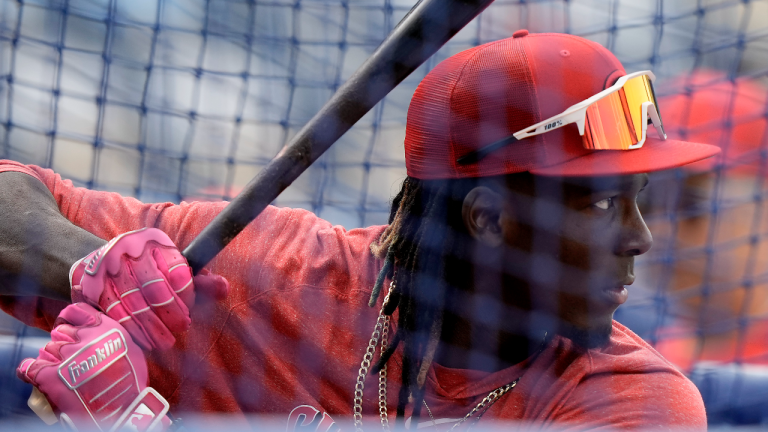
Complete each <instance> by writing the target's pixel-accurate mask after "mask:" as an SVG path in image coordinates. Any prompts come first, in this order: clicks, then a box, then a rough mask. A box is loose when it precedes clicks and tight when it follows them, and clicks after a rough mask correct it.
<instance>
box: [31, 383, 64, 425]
mask: <svg viewBox="0 0 768 432" xmlns="http://www.w3.org/2000/svg"><path fill="white" fill-rule="evenodd" d="M27 406H29V408H30V409H31V410H32V411H33V412H34V413H35V414H37V416H38V417H40V419H41V420H42V421H44V422H45V424H47V425H48V426H50V425H52V424H54V423H57V422H58V421H59V419H58V418H57V417H56V414H55V413H54V412H53V407H52V406H51V403H50V402H48V399H47V398H46V397H45V395H44V394H43V392H41V391H40V390H38V389H37V387H32V394H31V395H29V399H28V400H27Z"/></svg>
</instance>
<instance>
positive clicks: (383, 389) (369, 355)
mask: <svg viewBox="0 0 768 432" xmlns="http://www.w3.org/2000/svg"><path fill="white" fill-rule="evenodd" d="M394 279H395V277H394V275H393V276H392V282H391V283H390V284H389V290H388V291H387V295H386V296H385V297H384V302H382V307H381V311H380V312H379V317H378V318H377V319H376V325H375V326H374V328H373V334H371V339H370V341H368V348H367V349H366V350H365V354H364V355H363V361H362V362H361V363H360V369H359V370H358V373H357V382H356V383H355V393H354V395H355V397H354V400H353V404H352V415H353V418H354V425H355V432H363V390H364V389H365V376H366V375H368V370H369V369H370V367H371V361H373V356H374V354H375V353H376V346H377V345H378V344H379V339H381V353H382V354H384V351H386V350H387V345H388V336H389V324H390V316H388V315H384V306H386V304H387V302H388V301H389V294H390V293H391V292H392V289H393V288H394V287H395V280H394ZM546 340H547V332H546V331H545V332H544V339H543V340H542V341H541V346H540V347H539V351H538V353H541V351H543V349H544V346H545V342H546ZM538 353H537V354H538ZM520 378H521V377H518V378H517V379H516V380H514V381H512V382H511V383H509V384H505V385H503V386H501V387H499V388H497V389H495V390H493V391H492V392H490V393H488V396H486V397H485V398H483V400H481V401H480V403H479V404H477V406H475V407H474V408H472V410H470V411H469V412H468V413H467V415H465V416H464V418H462V419H461V420H459V421H457V422H456V424H454V425H453V426H452V427H451V429H450V430H449V432H451V431H453V430H454V429H456V428H457V427H458V426H459V425H460V424H462V423H464V422H465V421H466V420H468V419H469V418H471V417H472V416H473V415H475V414H476V413H477V412H480V415H478V416H477V420H480V417H482V416H483V414H485V412H486V411H488V408H490V407H491V405H493V404H494V403H495V402H496V401H497V400H499V398H500V397H502V396H504V395H505V394H506V393H507V392H508V391H510V390H512V389H513V388H515V386H516V385H517V383H518V381H520ZM422 402H423V403H424V407H426V408H427V413H428V414H429V417H430V418H431V419H432V424H433V425H434V426H437V423H435V418H434V417H433V416H432V410H430V409H429V405H427V401H426V400H422ZM379 419H380V421H381V428H382V429H383V430H384V432H389V419H388V417H387V365H386V364H385V365H384V366H383V367H382V368H381V370H380V371H379Z"/></svg>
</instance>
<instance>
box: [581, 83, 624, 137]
mask: <svg viewBox="0 0 768 432" xmlns="http://www.w3.org/2000/svg"><path fill="white" fill-rule="evenodd" d="M624 105H625V103H624V102H623V101H622V97H621V95H620V94H619V92H615V93H613V94H610V95H608V96H606V97H604V98H602V99H600V100H599V101H597V102H595V103H593V104H592V105H590V106H589V108H587V122H586V128H585V131H584V141H585V147H586V148H589V149H594V150H627V149H629V146H631V145H633V144H637V135H636V134H635V133H634V130H632V129H630V122H629V120H630V119H628V118H627V115H625V106H624Z"/></svg>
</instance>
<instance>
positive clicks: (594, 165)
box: [405, 30, 719, 180]
mask: <svg viewBox="0 0 768 432" xmlns="http://www.w3.org/2000/svg"><path fill="white" fill-rule="evenodd" d="M623 75H626V72H625V71H624V67H623V66H622V65H621V63H620V62H619V61H618V59H616V57H615V56H614V55H613V54H612V53H611V52H610V51H608V50H607V49H605V48H604V47H602V46H601V45H599V44H597V43H595V42H592V41H589V40H587V39H584V38H580V37H577V36H573V35H568V34H558V33H539V34H529V33H528V31H527V30H518V31H517V32H515V33H514V35H513V36H512V37H511V38H508V39H502V40H499V41H495V42H491V43H487V44H484V45H480V46H477V47H474V48H471V49H468V50H466V51H463V52H461V53H459V54H456V55H454V56H452V57H450V58H448V59H446V60H445V61H443V62H441V63H440V64H439V65H437V66H436V67H435V68H434V69H433V70H432V71H431V72H430V73H429V74H427V76H426V77H425V78H424V79H423V80H422V81H421V83H420V84H419V86H418V88H417V89H416V92H415V93H414V95H413V99H412V100H411V104H410V106H409V108H408V120H407V124H406V131H405V164H406V168H407V170H408V175H409V176H411V177H414V178H419V179H424V180H428V179H443V178H465V177H484V176H492V175H501V174H510V173H516V172H523V171H530V172H531V173H533V174H538V175H552V176H599V175H617V174H636V173H643V172H651V171H658V170H664V169H669V168H674V167H679V166H682V165H685V164H688V163H691V162H695V161H698V160H701V159H704V158H707V157H710V156H713V155H715V154H717V153H718V152H719V149H718V148H717V147H715V146H710V145H706V144H696V143H690V142H685V141H678V140H670V139H667V140H661V139H658V138H655V137H654V138H652V137H651V136H655V130H653V128H650V130H649V136H648V138H647V139H646V141H645V144H644V145H643V147H642V148H640V149H636V150H597V151H595V150H588V149H585V148H584V145H583V142H582V137H581V136H580V135H579V132H578V128H577V126H576V125H575V124H573V125H567V126H565V127H562V128H559V129H555V130H552V131H550V132H547V133H544V134H541V135H537V136H534V137H530V138H525V139H522V140H520V141H517V142H515V143H512V144H510V145H507V146H505V147H503V148H501V149H499V150H497V151H495V152H493V153H491V154H489V155H488V156H487V157H485V158H483V159H481V160H480V161H478V162H475V163H471V164H466V165H459V164H458V163H457V162H456V159H457V158H460V157H462V156H464V155H466V154H468V153H470V152H472V151H475V150H477V149H480V148H483V147H485V146H487V145H489V144H491V143H493V142H496V141H498V140H500V139H503V138H505V137H508V136H509V135H512V134H513V133H515V132H517V131H519V130H521V129H524V128H526V127H529V126H531V125H533V124H536V123H538V122H540V121H542V120H545V119H547V118H550V117H552V116H554V115H557V114H560V113H562V112H563V111H565V110H566V109H567V108H568V107H570V106H572V105H574V104H576V103H579V102H581V101H583V100H585V99H587V98H589V97H590V96H593V95H595V94H597V93H599V92H600V91H602V90H604V89H606V88H608V87H610V86H611V85H612V84H613V83H614V82H615V81H616V80H617V79H618V78H619V77H621V76H623ZM660 112H661V114H662V115H664V107H663V106H662V107H660Z"/></svg>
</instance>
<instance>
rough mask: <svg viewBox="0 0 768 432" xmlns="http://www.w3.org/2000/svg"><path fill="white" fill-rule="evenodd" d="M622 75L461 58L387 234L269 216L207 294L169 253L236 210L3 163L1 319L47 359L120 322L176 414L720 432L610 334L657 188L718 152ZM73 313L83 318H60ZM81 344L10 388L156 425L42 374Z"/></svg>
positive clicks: (645, 85)
mask: <svg viewBox="0 0 768 432" xmlns="http://www.w3.org/2000/svg"><path fill="white" fill-rule="evenodd" d="M630 72H631V73H627V71H625V70H624V68H623V67H622V65H621V64H620V63H619V61H618V60H617V59H616V58H615V57H614V56H613V55H612V54H611V53H610V52H609V51H608V50H606V49H605V48H603V47H602V46H600V45H599V44H597V43H594V42H591V41H588V40H585V39H582V38H579V37H575V36H570V35H563V34H529V33H528V32H527V31H526V30H520V31H517V32H515V34H514V35H513V37H511V38H508V39H504V40H500V41H496V42H492V43H488V44H485V45H481V46H478V47H475V48H472V49H469V50H467V51H464V52H461V53H459V54H457V55H455V56H453V57H451V58H449V59H447V60H445V61H443V62H442V63H440V64H439V65H438V66H436V67H435V68H434V69H433V70H432V71H431V72H430V73H429V74H428V75H427V76H426V77H425V79H424V80H423V81H422V82H421V84H420V85H419V87H418V89H417V90H416V92H415V94H414V96H413V100H412V102H411V105H410V108H409V112H408V121H407V125H406V138H405V154H406V166H407V170H408V177H407V178H406V179H405V181H404V182H403V186H402V189H401V190H400V192H399V193H398V195H397V196H396V197H395V199H394V201H393V204H392V211H391V214H390V220H389V224H388V225H387V226H375V227H368V228H363V229H355V230H350V231H346V230H344V229H343V228H341V227H338V226H336V227H334V226H331V225H330V224H328V223H327V222H325V221H323V220H320V219H319V218H317V217H316V216H315V215H314V214H312V213H310V212H307V211H304V210H296V209H287V208H275V207H269V208H267V209H266V210H265V211H264V212H263V213H262V214H261V215H260V216H259V218H257V219H256V220H255V221H254V222H253V223H252V224H251V225H250V226H248V228H247V229H246V230H244V231H243V232H242V233H241V234H240V235H239V236H238V237H237V238H236V239H235V240H234V241H232V243H231V244H230V245H229V246H228V247H227V248H226V249H225V250H224V251H223V252H222V253H221V254H220V255H219V256H217V258H216V259H215V260H214V261H212V262H211V264H210V266H209V270H210V272H211V274H209V275H207V276H204V277H202V278H199V283H198V279H195V280H194V281H193V282H192V283H190V281H191V275H190V273H189V270H188V268H187V267H186V266H185V263H184V262H183V260H182V259H181V258H180V255H179V254H178V249H176V248H175V247H174V246H173V245H175V246H176V247H179V248H183V247H184V246H186V245H187V244H189V243H190V242H191V240H192V239H193V238H194V237H195V235H196V234H197V233H198V232H200V230H201V229H202V228H203V227H204V226H205V225H206V224H207V223H208V222H209V221H210V220H211V219H212V218H213V217H214V216H215V215H216V214H217V213H218V212H219V211H221V209H222V208H223V207H224V206H226V203H182V204H180V205H172V204H144V203H141V202H139V201H137V200H135V199H132V198H124V197H121V196H119V195H117V194H114V193H106V192H98V191H88V190H84V189H80V188H75V187H73V186H72V184H71V183H70V182H68V181H66V180H62V179H61V178H60V177H59V176H58V175H56V174H54V173H53V172H51V171H49V170H46V169H42V168H38V167H34V166H25V165H21V164H18V163H14V162H11V161H4V162H3V163H2V165H0V171H2V172H3V173H2V174H0V183H2V186H0V209H2V210H1V211H2V212H3V217H2V218H0V221H1V222H0V233H1V235H0V238H1V239H2V240H0V245H2V246H0V263H2V268H3V269H4V270H3V271H4V272H5V273H4V276H3V277H4V283H3V284H2V286H3V289H4V290H5V291H4V294H6V296H5V297H3V301H2V306H3V308H4V310H6V311H8V312H9V313H11V314H12V315H14V316H16V317H18V318H19V319H21V320H23V321H25V322H27V323H30V324H33V325H37V326H38V327H42V328H46V329H48V330H51V329H52V327H54V328H53V333H52V335H53V336H54V340H55V341H58V340H59V339H60V338H59V337H58V336H57V332H58V331H63V330H62V325H67V326H69V327H64V330H65V331H67V332H70V333H72V332H74V331H80V332H83V331H85V330H82V329H83V326H82V324H80V322H81V321H82V320H80V321H77V320H75V321H72V320H68V321H66V322H64V320H67V316H69V315H67V314H68V313H69V312H68V311H70V310H71V309H70V308H73V307H78V308H84V307H86V306H84V305H83V304H85V305H87V306H88V307H90V308H92V309H93V310H90V309H88V313H90V314H91V315H93V314H95V315H96V316H98V317H100V320H101V321H100V322H102V323H103V322H106V323H107V324H108V325H109V326H110V328H115V329H118V330H119V328H117V327H115V326H122V328H123V329H124V330H120V331H121V334H122V335H124V336H126V337H130V338H132V339H133V340H134V341H135V342H136V343H137V344H138V345H139V346H141V347H142V348H144V349H145V350H147V351H146V360H147V363H148V368H147V378H148V379H147V381H146V382H139V384H138V385H135V386H133V387H131V388H133V389H134V390H132V394H133V393H139V394H140V393H141V392H144V389H146V388H148V387H151V388H152V389H153V391H154V392H153V393H152V394H153V395H155V394H156V395H160V396H162V398H163V400H164V401H167V404H168V407H169V408H170V411H171V412H173V413H175V414H179V413H184V412H195V413H198V412H225V413H230V414H231V416H230V418H231V419H237V418H239V417H241V416H243V414H246V413H268V414H280V415H284V416H286V418H287V419H288V430H291V431H292V430H297V429H307V428H308V429H312V430H317V431H322V432H325V431H331V430H336V429H339V428H345V429H348V430H349V429H352V428H353V427H354V428H355V429H357V430H361V429H363V428H368V429H371V428H374V429H375V428H379V427H385V429H386V427H388V425H389V423H390V422H394V421H395V420H397V421H398V422H403V424H405V425H406V426H409V427H430V428H432V429H433V430H453V429H463V430H466V429H467V428H469V427H471V426H472V425H473V424H475V423H476V422H477V421H479V420H480V419H481V418H493V419H496V420H516V421H520V422H524V423H526V424H530V425H534V426H537V427H546V426H557V427H558V428H577V429H585V428H593V427H602V426H609V427H617V428H640V427H655V426H664V427H675V426H678V427H692V428H704V427H706V418H705V413H704V407H703V404H702V402H701V397H700V395H699V393H698V391H697V390H696V388H695V387H694V386H693V385H692V384H691V382H690V381H688V379H687V378H685V377H684V376H683V375H682V374H681V373H680V372H678V371H677V369H675V367H674V366H672V365H671V364H670V363H669V362H667V361H666V360H665V359H664V358H662V357H661V356H660V355H659V354H658V353H657V352H655V351H654V350H653V349H652V348H651V347H650V346H648V345H647V344H646V343H645V342H643V341H642V340H641V339H640V338H639V337H637V336H636V335H635V334H633V333H632V332H631V331H629V330H628V329H626V328H625V327H623V326H621V325H620V324H618V323H616V322H614V321H613V320H612V316H613V313H614V311H615V310H616V308H617V307H618V306H619V305H620V304H622V303H623V302H624V301H626V299H627V295H628V291H627V285H631V284H632V282H633V280H634V277H635V276H634V270H633V260H634V257H635V256H637V255H640V254H642V253H644V252H646V251H647V250H648V249H649V248H650V247H651V244H652V239H651V234H650V232H649V231H648V229H647V227H646V225H645V223H644V221H643V219H642V216H641V215H640V213H639V211H638V209H637V205H636V199H637V195H638V194H639V193H640V192H641V190H642V189H643V187H644V186H645V183H646V181H647V176H646V175H645V174H643V173H646V172H651V171H657V170H663V169H668V168H672V167H677V166H681V165H684V164H687V163H690V162H694V161H697V160H701V159H704V158H707V157H709V156H712V155H714V154H715V153H717V151H718V149H717V148H716V147H712V146H707V145H703V144H694V143H687V142H682V141H674V140H665V139H664V138H665V135H664V129H663V123H662V120H661V116H660V110H659V107H658V106H657V104H656V99H655V95H654V94H653V87H652V82H653V80H654V75H653V73H652V72H650V71H638V72H634V71H630ZM147 227H151V229H144V228H147ZM137 230H139V231H137ZM163 233H164V234H163ZM166 236H167V237H166ZM106 239H115V240H111V241H110V242H109V243H106V246H104V245H105V240H106ZM91 251H95V252H91ZM83 256H85V257H86V258H85V259H83V260H81V259H82V257H83ZM70 270H71V271H70ZM212 274H214V275H219V276H218V277H217V276H213V275H212ZM221 277H223V278H225V279H226V280H227V281H228V287H227V283H226V282H224V280H223V279H222V278H221ZM227 292H228V295H226V293H227ZM193 294H194V296H193ZM22 296H37V297H22ZM195 296H196V299H193V298H192V297H195ZM201 300H202V301H201ZM68 301H77V302H80V303H76V304H75V306H68V307H67V308H66V309H64V311H63V312H62V315H60V316H59V321H58V323H57V322H53V319H54V318H55V316H56V315H57V314H58V313H59V311H60V310H61V309H62V307H63V306H64V305H65V303H66V302H68ZM369 305H370V306H369ZM94 311H95V312H94ZM187 313H188V315H187ZM105 314H106V315H105ZM62 317H64V318H62ZM110 320H112V321H110ZM113 321H114V322H113ZM94 322H96V320H95V321H94ZM59 323H61V324H59ZM115 323H116V324H115ZM190 323H191V324H190ZM57 325H58V326H57ZM91 325H92V326H93V325H94V324H91ZM89 328H90V327H88V328H86V330H88V329H89ZM185 330H186V331H185ZM91 334H93V335H94V336H91ZM101 334H102V333H99V332H90V333H88V336H84V337H81V338H80V339H79V340H80V341H83V342H86V341H88V340H89V339H88V338H89V337H96V335H99V337H101V336H100V335H101ZM71 340H75V338H71ZM67 342H68V341H65V343H64V345H65V346H68V345H66V343H67ZM54 343H59V342H54ZM74 348H78V350H75V349H74ZM79 349H80V347H79V346H76V347H73V348H72V349H70V350H69V351H67V352H64V349H63V348H62V349H60V350H59V351H56V350H53V351H56V352H57V353H59V354H58V355H53V354H50V353H51V350H50V349H48V348H46V350H45V351H46V352H43V353H41V356H40V357H39V358H38V359H36V360H35V359H31V360H26V361H25V362H24V363H22V364H21V365H20V367H19V372H18V373H19V375H20V376H21V377H22V379H24V380H27V381H29V382H31V383H32V384H34V385H35V386H36V387H37V388H39V389H40V391H41V392H42V394H43V395H44V396H45V397H46V398H47V399H48V400H49V401H50V402H51V405H52V406H53V413H54V414H55V415H58V416H59V417H60V418H63V417H62V416H64V415H66V417H67V419H69V420H68V421H72V422H74V423H76V424H77V422H78V421H79V422H82V423H81V424H88V422H89V421H90V422H91V425H92V423H93V422H96V423H97V424H98V425H99V426H100V427H102V428H104V427H112V425H113V424H115V423H114V422H113V421H112V420H110V418H114V417H110V418H107V419H106V420H104V419H102V417H100V416H101V415H102V414H98V413H95V412H94V411H95V410H96V409H102V411H100V413H104V412H107V411H109V412H112V411H116V413H115V414H114V416H116V417H117V418H119V419H124V418H126V417H125V416H126V415H128V416H129V417H128V418H135V419H137V421H138V420H142V421H144V423H142V424H146V423H147V421H145V419H144V417H140V416H141V415H142V414H141V413H136V414H135V413H134V412H132V411H131V412H129V411H130V409H129V408H131V407H132V406H134V405H135V403H132V404H128V403H129V402H130V401H135V400H136V398H127V399H130V401H126V405H125V406H124V405H122V404H121V405H119V406H120V407H119V408H118V406H117V404H115V405H110V404H108V403H106V402H104V401H101V400H100V399H97V400H96V402H99V404H100V405H99V407H98V408H95V407H94V406H90V405H89V403H90V402H87V401H88V400H90V399H88V398H83V397H82V395H81V393H79V392H78V389H71V388H70V387H68V386H67V385H66V383H65V382H63V378H62V377H60V376H58V377H57V376H56V374H52V373H48V374H47V375H45V374H43V372H44V371H46V368H57V369H58V370H64V371H66V370H68V369H67V368H69V365H70V364H71V363H72V361H70V357H71V356H72V354H70V352H73V351H74V352H80V351H79ZM46 353H48V354H46ZM76 360H77V359H76ZM140 360H141V358H139V356H136V357H135V360H134V363H139V362H140ZM87 366H88V365H87V364H86V365H85V366H84V367H82V368H81V370H80V373H81V376H82V374H87V373H88V371H87V370H86V371H83V370H82V369H85V367H87ZM38 370H39V371H40V372H37V373H36V371H38ZM102 375H105V374H102ZM102 375H99V376H102ZM112 375H117V374H116V373H115V374H112ZM139 375H140V374H139ZM376 375H378V376H376ZM64 378H67V376H66V375H65V376H64ZM70 378H71V376H70ZM56 380H59V381H56ZM111 380H113V378H112V377H111V375H110V377H109V378H107V377H105V378H104V379H103V380H100V382H99V386H98V389H101V388H104V389H106V388H108V387H109V386H111V385H113V384H114V383H113V382H112V381H111ZM139 381H141V380H139ZM62 384H63V387H62ZM70 384H71V379H70ZM49 388H56V389H58V390H56V391H48V389H49ZM111 388H112V387H110V389H111ZM96 390H97V389H94V390H92V391H96ZM101 391H111V390H101ZM155 397H156V398H157V396H155ZM78 399H80V400H83V401H85V402H83V403H81V404H80V405H77V403H76V401H77V400H78ZM73 401H74V402H73ZM72 405H77V406H78V408H77V410H70V411H72V412H69V411H67V408H66V407H69V406H72ZM161 405H162V404H159V406H161ZM104 407H107V408H104ZM131 409H132V408H131ZM149 411H150V412H151V415H150V414H146V415H150V416H151V418H152V419H153V420H152V421H155V420H154V419H156V418H161V417H162V416H163V414H164V411H163V409H162V407H161V408H158V409H157V410H149ZM126 412H128V414H126ZM144 412H146V410H145V411H144ZM89 416H90V417H89ZM242 418H243V419H244V417H242ZM120 421H123V420H120ZM134 424H136V422H134ZM155 424H156V425H158V426H157V427H161V426H162V425H163V424H165V423H163V422H160V421H157V422H156V423H155Z"/></svg>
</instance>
